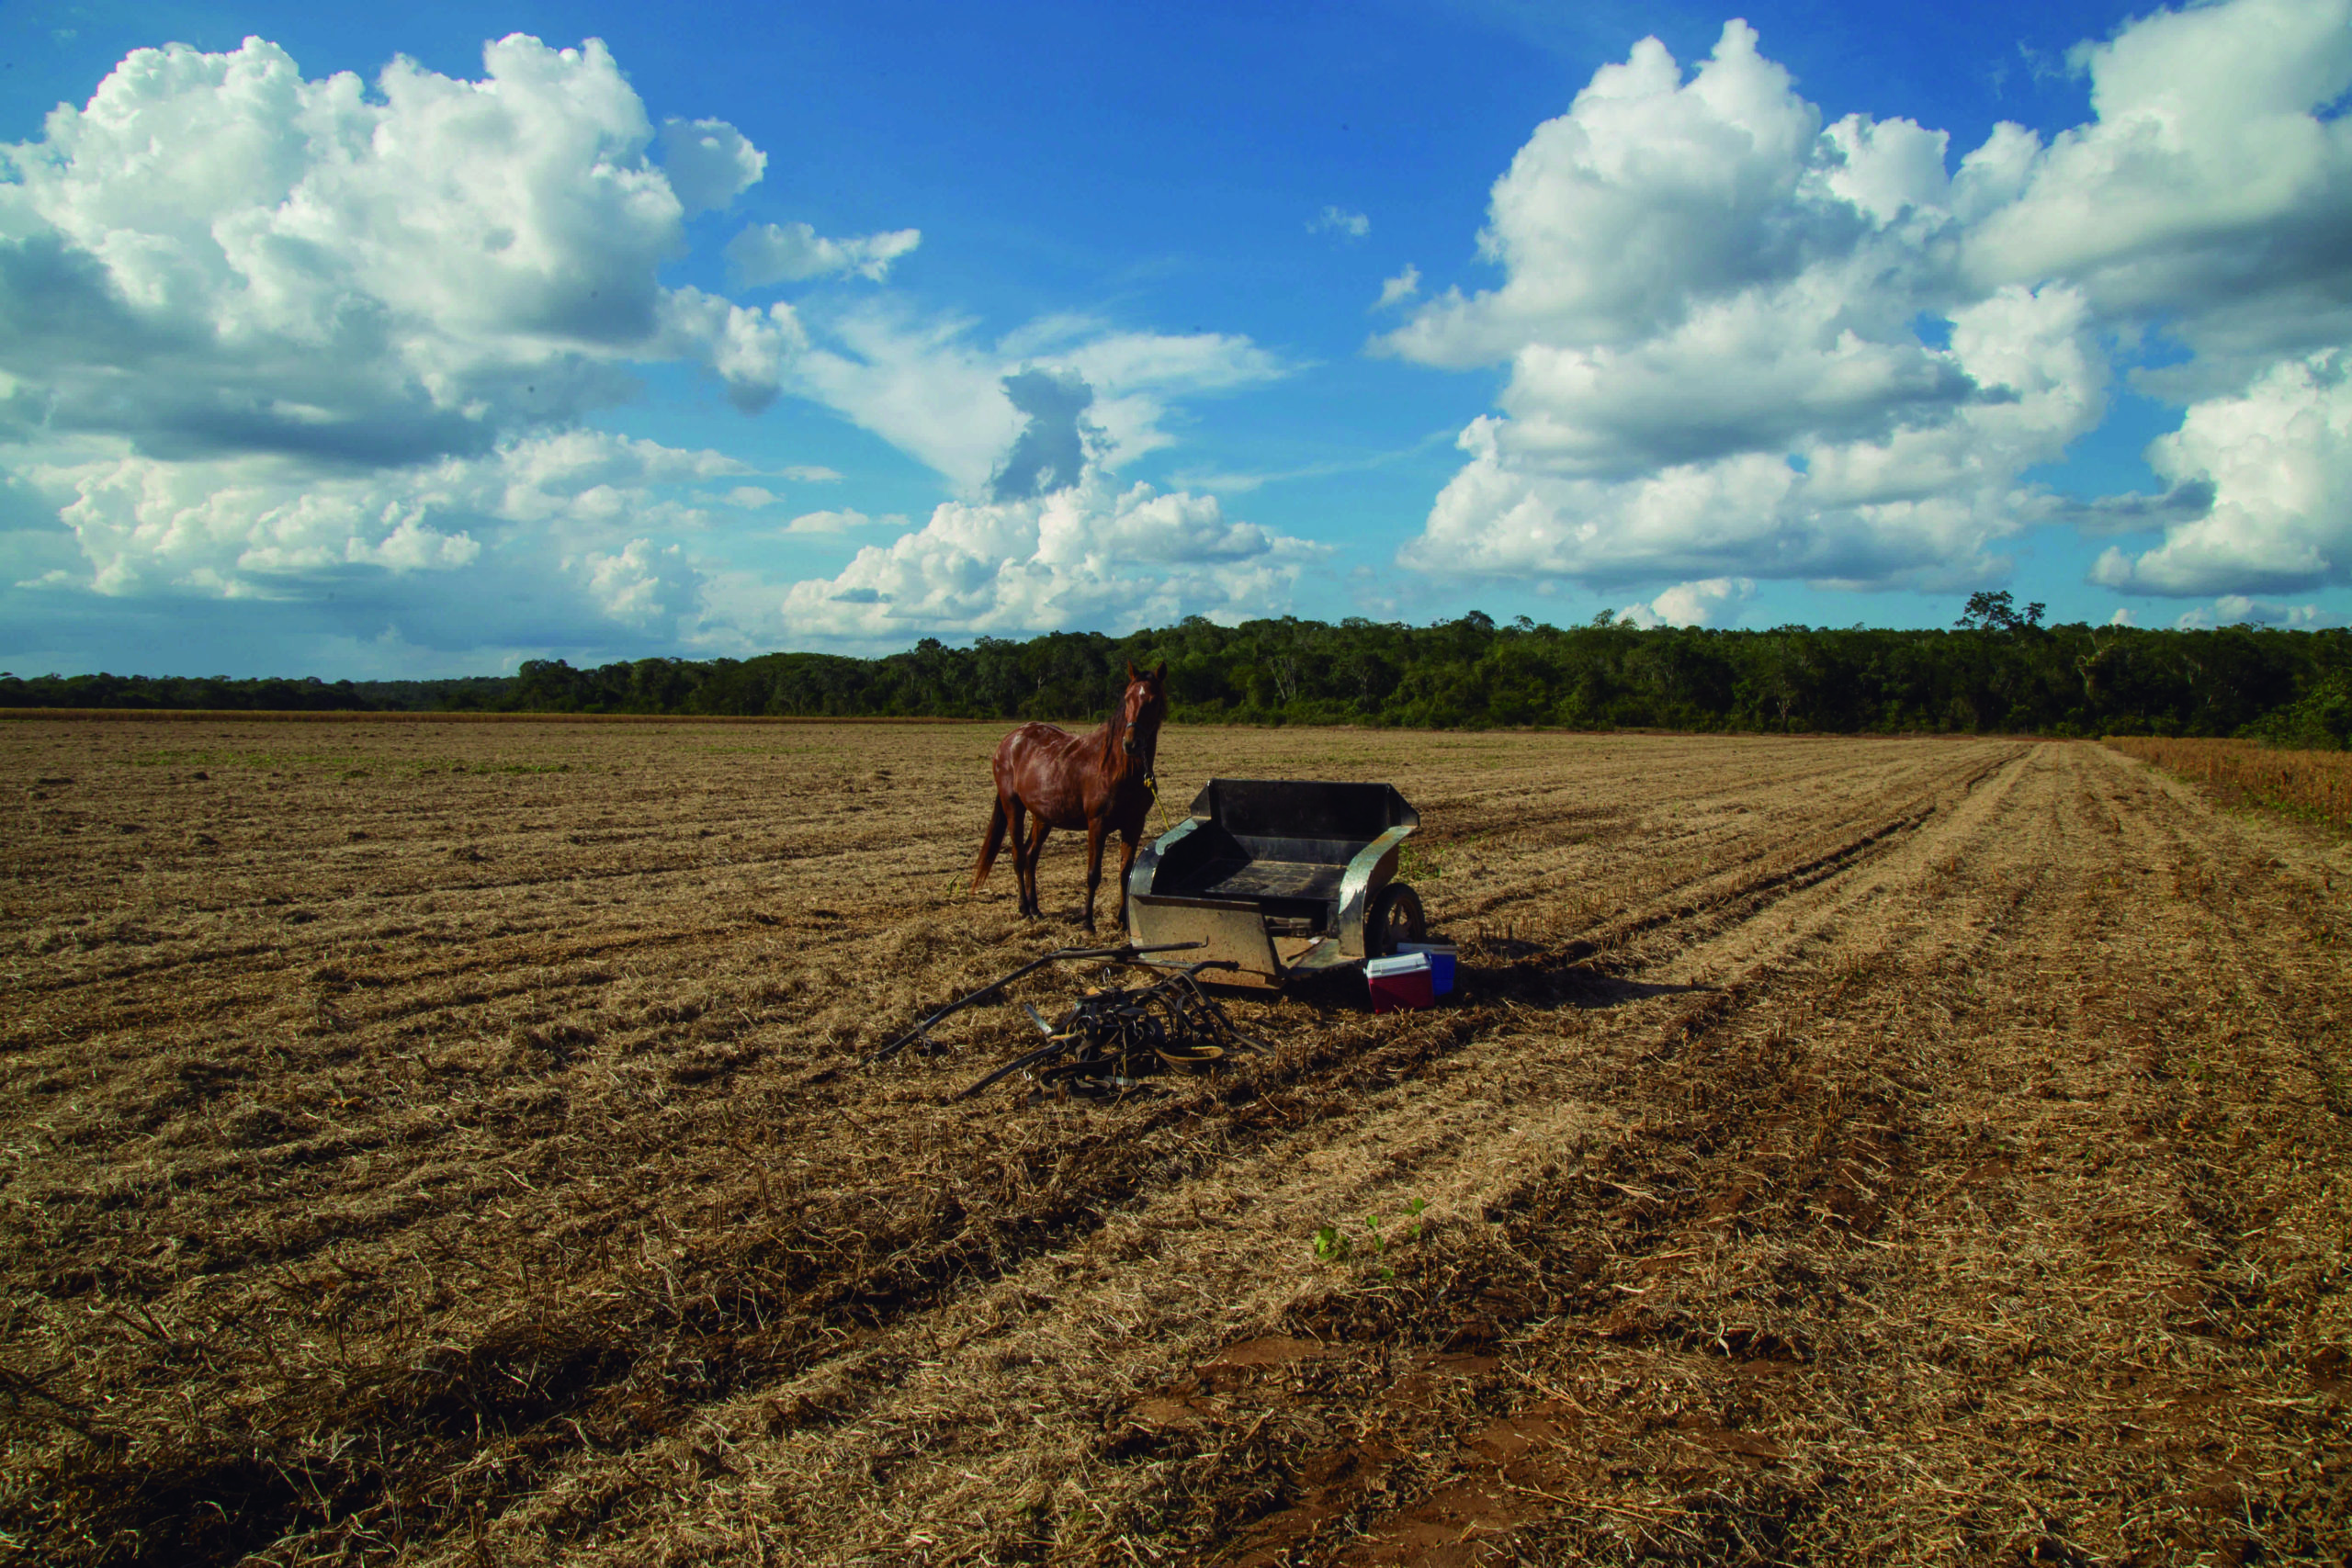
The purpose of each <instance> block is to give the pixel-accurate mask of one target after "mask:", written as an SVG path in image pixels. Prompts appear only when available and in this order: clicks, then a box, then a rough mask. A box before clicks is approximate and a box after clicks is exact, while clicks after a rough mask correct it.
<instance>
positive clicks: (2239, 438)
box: [2091, 349, 2352, 595]
mask: <svg viewBox="0 0 2352 1568" xmlns="http://www.w3.org/2000/svg"><path fill="white" fill-rule="evenodd" d="M2148 461H2149V464H2150V466H2151V467H2153V468H2154V469H2155V470H2156V472H2157V473H2158V474H2160V475H2162V476H2163V477H2164V478H2165V479H2169V480H2171V481H2173V483H2174V484H2175V486H2176V487H2182V486H2188V485H2196V486H2198V487H2199V488H2200V489H2201V490H2202V491H2204V493H2205V494H2206V495H2207V496H2208V497H2209V498H2210V499H2209V501H2208V504H2207V505H2206V507H2205V510H2204V513H2203V515H2201V516H2199V517H2197V518H2195V519H2194V520H2193V521H2188V522H2180V523H2175V524H2173V525H2170V526H2169V527H2167V528H2166V529H2165V539H2164V542H2163V543H2162V544H2161V545H2158V546H2156V547H2154V548H2153V549H2149V550H2146V551H2143V552H2142V553H2141V554H2140V555H2138V556H2136V557H2133V556H2129V555H2126V554H2125V553H2124V552H2123V551H2122V550H2120V549H2118V548H2114V547H2109V549H2108V550H2107V551H2106V552H2105V553H2104V554H2103V555H2101V556H2100V557H2099V559H2098V565H2097V566H2095V567H2094V568H2093V569H2092V573H2091V575H2092V579H2093V581H2098V582H2100V583H2103V584H2105V585H2106V586H2108V587H2110V588H2117V589H2122V590H2125V591H2128V592H2141V593H2171V594H2188V595H2202V594H2208V593H2218V592H2229V591H2237V592H2241V593H2243V592H2245V590H2248V589H2251V590H2253V591H2255V592H2292V591H2294V590H2296V589H2299V588H2310V587H2316V586H2320V585H2322V584H2342V583H2346V582H2352V350H2346V349H2326V350H2323V351H2322V352H2320V353H2317V354H2313V355H2309V356H2307V357H2304V358H2300V359H2291V360H2287V361H2284V362H2282V363H2280V364H2278V365H2275V366H2273V367H2271V368H2270V369H2269V370H2267V371H2266V372H2265V373H2264V374H2263V375H2261V376H2260V377H2259V378H2256V381H2255V382H2254V384H2253V385H2252V386H2250V387H2248V388H2246V389H2245V391H2244V392H2242V393H2240V394H2239V395H2237V396H2234V397H2224V398H2215V399H2211V400H2207V401H2204V402H2200V403H2197V404H2195V405H2193V406H2192V407H2191V408H2190V409H2189V411H2188V417H2187V418H2185V419H2184V420H2183V421H2182V422H2181V426H2180V428H2179V429H2178V430H2177V431H2175V432H2173V433H2172V434H2169V435H2165V436H2162V437H2160V438H2159V439H2158V440H2157V441H2156V442H2155V443H2154V445H2153V446H2150V447H2149V449H2148Z"/></svg>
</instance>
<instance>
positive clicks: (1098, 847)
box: [1086, 819, 1126, 931]
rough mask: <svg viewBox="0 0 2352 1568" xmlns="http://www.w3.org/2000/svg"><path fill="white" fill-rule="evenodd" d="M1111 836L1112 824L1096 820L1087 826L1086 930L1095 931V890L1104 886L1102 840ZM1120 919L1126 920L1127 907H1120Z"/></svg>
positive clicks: (1122, 905) (1123, 905)
mask: <svg viewBox="0 0 2352 1568" xmlns="http://www.w3.org/2000/svg"><path fill="white" fill-rule="evenodd" d="M1110 836H1111V824H1110V823H1109V822H1108V821H1105V820H1101V819H1098V820H1095V821H1092V822H1089V823H1088V824H1087V825H1086V929H1087V930H1088V931H1092V930H1093V929H1094V890H1095V889H1096V888H1097V887H1100V886H1103V840H1105V839H1107V838H1109V837H1110ZM1119 913H1120V919H1125V918H1126V906H1125V904H1124V903H1123V904H1121V905H1120V906H1119Z"/></svg>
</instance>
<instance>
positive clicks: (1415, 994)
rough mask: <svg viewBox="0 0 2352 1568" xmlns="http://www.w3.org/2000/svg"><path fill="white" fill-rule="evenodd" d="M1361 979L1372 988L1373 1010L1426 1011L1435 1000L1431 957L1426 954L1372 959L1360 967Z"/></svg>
mask: <svg viewBox="0 0 2352 1568" xmlns="http://www.w3.org/2000/svg"><path fill="white" fill-rule="evenodd" d="M1363 977H1364V981H1365V983H1366V984H1367V985H1369V986H1370V987H1372V1010H1373V1011H1374V1012H1395V1011H1397V1010H1398V1009H1399V1008H1425V1007H1428V1006H1429V1005H1430V1003H1431V1002H1434V1001H1435V1000H1437V992H1436V989H1435V987H1434V984H1433V977H1432V976H1431V975H1430V955H1429V954H1428V953H1400V954H1399V955H1397V957H1395V958H1375V959H1373V960H1372V961H1371V962H1370V963H1368V964H1365V965H1364V966H1363Z"/></svg>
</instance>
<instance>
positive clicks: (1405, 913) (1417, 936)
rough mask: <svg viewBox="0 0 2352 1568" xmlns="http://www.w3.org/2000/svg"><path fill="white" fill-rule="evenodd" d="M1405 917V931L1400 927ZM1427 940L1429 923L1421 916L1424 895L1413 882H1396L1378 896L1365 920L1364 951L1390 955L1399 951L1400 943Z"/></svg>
mask: <svg viewBox="0 0 2352 1568" xmlns="http://www.w3.org/2000/svg"><path fill="white" fill-rule="evenodd" d="M1399 916H1401V917H1402V918H1403V925H1404V928H1405V929H1404V931H1402V932H1401V933H1399V932H1398V931H1397V930H1396V929H1395V927H1396V925H1397V921H1398V917H1399ZM1400 940H1401V941H1404V942H1426V941H1428V940H1429V926H1428V923H1427V922H1426V921H1425V920H1423V919H1422V918H1421V896H1420V895H1419V894H1418V893H1416V892H1414V891H1413V889H1412V888H1411V886H1408V884H1406V883H1402V882H1392V883H1390V884H1389V885H1388V886H1385V887H1384V888H1382V889H1381V890H1380V891H1379V893H1377V894H1376V895H1374V897H1373V900H1372V910H1371V913H1370V916H1369V917H1368V918H1367V919H1366V920H1365V921H1364V930H1363V946H1364V953H1365V955H1366V956H1367V957H1371V958H1387V957H1390V956H1392V955H1393V954H1394V953H1396V951H1397V942H1399V941H1400Z"/></svg>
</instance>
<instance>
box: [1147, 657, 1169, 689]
mask: <svg viewBox="0 0 2352 1568" xmlns="http://www.w3.org/2000/svg"><path fill="white" fill-rule="evenodd" d="M1167 679H1168V660H1165V659H1163V660H1160V661H1159V669H1157V670H1155V671H1152V672H1151V683H1152V684H1153V685H1155V686H1157V685H1159V684H1160V683H1162V682H1165V681H1166V680H1167Z"/></svg>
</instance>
